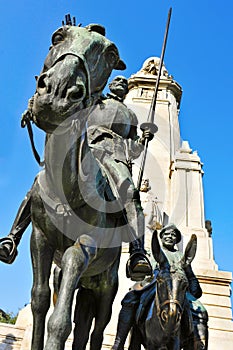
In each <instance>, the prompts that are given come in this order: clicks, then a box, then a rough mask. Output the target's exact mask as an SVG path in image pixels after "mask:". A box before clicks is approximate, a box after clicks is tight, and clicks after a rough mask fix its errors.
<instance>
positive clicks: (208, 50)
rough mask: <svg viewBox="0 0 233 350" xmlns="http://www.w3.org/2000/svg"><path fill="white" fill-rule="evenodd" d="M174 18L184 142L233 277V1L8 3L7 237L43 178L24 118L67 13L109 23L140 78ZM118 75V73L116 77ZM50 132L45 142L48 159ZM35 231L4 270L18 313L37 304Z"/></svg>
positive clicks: (0, 171) (168, 58)
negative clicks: (200, 173) (33, 298)
mask: <svg viewBox="0 0 233 350" xmlns="http://www.w3.org/2000/svg"><path fill="white" fill-rule="evenodd" d="M170 6H172V8H173V13H172V19H171V25H170V32H169V38H168V44H167V51H166V55H165V64H166V67H167V69H168V71H169V73H170V74H172V75H173V76H174V79H175V80H176V81H177V82H178V83H179V84H180V85H181V86H182V88H183V97H182V103H181V113H180V125H181V135H182V138H183V139H185V140H188V141H189V143H190V146H191V148H192V149H193V150H197V151H198V154H199V156H200V157H201V160H202V162H203V163H204V166H203V169H204V172H205V175H204V180H203V181H204V195H205V212H206V219H210V220H211V221H212V226H213V241H214V255H215V260H216V263H217V264H218V265H219V269H220V270H225V271H232V270H233V266H232V254H233V240H232V232H231V231H232V227H231V226H232V224H233V223H232V209H233V205H232V198H233V186H232V173H233V163H232V129H233V112H232V110H233V109H232V91H233V85H232V81H233V70H232V67H231V65H232V62H233V48H232V38H233V26H232V13H233V3H232V1H231V0H225V1H224V2H219V1H211V0H205V1H203V0H196V1H187V0H174V1H171V0H170V1H169V0H155V1H151V2H146V3H143V2H142V1H139V0H134V1H125V0H124V1H123V0H118V1H117V2H116V1H109V0H108V1H107V0H104V1H99V2H97V1H94V0H79V1H74V0H49V1H48V0H40V1H34V0H21V1H16V0H8V1H1V2H0V21H1V22H0V23H1V44H0V60H1V80H0V91H1V105H0V108H1V112H0V117H1V128H0V195H1V202H0V236H1V237H2V236H4V235H5V234H7V233H8V231H9V229H10V227H11V224H12V222H13V219H14V216H15V214H16V211H17V209H18V207H19V205H20V203H21V201H22V199H23V198H24V196H25V194H26V192H27V190H28V189H29V188H30V187H31V184H32V182H33V179H34V177H35V175H36V173H37V172H38V170H39V169H38V166H37V164H36V162H35V160H34V158H33V155H32V152H31V149H30V145H29V140H28V137H27V133H26V130H24V129H21V128H20V118H21V114H22V112H23V111H24V110H25V109H26V107H27V101H28V99H29V98H30V97H31V96H32V95H33V93H34V90H35V79H34V76H35V75H38V74H39V72H40V70H41V68H42V65H43V61H44V58H45V56H46V54H47V51H48V47H49V45H50V38H51V34H52V33H53V31H55V30H56V29H57V28H58V27H59V26H60V24H61V21H62V19H63V18H64V15H65V14H67V13H71V15H72V16H76V20H77V23H82V24H83V25H87V24H89V23H100V24H102V25H104V26H105V27H106V31H107V36H108V38H109V39H111V40H112V41H114V42H115V43H116V45H117V46H118V48H119V51H120V54H121V57H122V58H123V59H124V61H125V62H126V64H127V69H126V70H125V71H124V75H125V76H126V77H127V78H128V77H130V75H131V74H133V73H135V72H137V71H138V70H139V69H140V68H141V65H142V63H143V62H144V61H145V59H146V58H148V57H150V56H154V55H155V56H159V55H160V52H161V46H162V40H163V34H164V28H165V23H166V18H167V13H168V10H169V7H170ZM114 75H117V72H116V71H115V72H114V74H113V76H114ZM43 140H44V138H43V134H42V133H41V132H39V131H36V143H37V146H38V148H39V150H40V152H41V153H42V152H43ZM29 239H30V230H27V232H26V233H25V235H24V237H23V240H22V242H21V245H20V248H19V255H18V257H17V260H16V261H15V262H14V264H13V265H4V264H0V280H1V289H0V308H2V309H4V310H5V311H13V312H17V311H18V309H20V308H22V307H23V306H24V304H26V303H28V302H29V301H30V288H31V282H32V277H31V263H30V253H29Z"/></svg>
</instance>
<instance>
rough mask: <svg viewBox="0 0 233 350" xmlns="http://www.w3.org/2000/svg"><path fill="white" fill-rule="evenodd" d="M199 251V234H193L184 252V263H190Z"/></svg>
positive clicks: (185, 264)
mask: <svg viewBox="0 0 233 350" xmlns="http://www.w3.org/2000/svg"><path fill="white" fill-rule="evenodd" d="M196 251H197V236H196V235H192V236H191V238H190V240H189V242H188V244H187V246H186V248H185V252H184V256H183V258H182V264H183V265H184V266H187V265H190V264H191V262H192V261H193V259H194V258H195V255H196Z"/></svg>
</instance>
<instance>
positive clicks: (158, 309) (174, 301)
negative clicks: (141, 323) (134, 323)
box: [155, 285, 185, 330]
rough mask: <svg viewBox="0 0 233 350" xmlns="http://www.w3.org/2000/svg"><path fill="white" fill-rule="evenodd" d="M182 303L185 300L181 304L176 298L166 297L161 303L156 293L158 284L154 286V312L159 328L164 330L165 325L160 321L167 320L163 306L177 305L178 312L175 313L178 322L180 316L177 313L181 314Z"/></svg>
mask: <svg viewBox="0 0 233 350" xmlns="http://www.w3.org/2000/svg"><path fill="white" fill-rule="evenodd" d="M184 303H185V300H184V302H183V305H182V304H181V303H180V302H179V300H177V299H166V300H165V301H163V302H162V303H160V301H159V293H158V285H157V287H156V292H155V307H156V314H157V317H158V320H159V323H160V326H161V328H162V329H163V330H164V329H165V326H164V324H163V322H162V321H164V322H166V320H167V314H166V312H165V310H164V307H165V306H166V305H176V306H178V309H179V311H180V313H179V314H178V315H177V320H176V323H178V322H179V321H180V318H181V317H178V316H179V315H182V313H183V310H184Z"/></svg>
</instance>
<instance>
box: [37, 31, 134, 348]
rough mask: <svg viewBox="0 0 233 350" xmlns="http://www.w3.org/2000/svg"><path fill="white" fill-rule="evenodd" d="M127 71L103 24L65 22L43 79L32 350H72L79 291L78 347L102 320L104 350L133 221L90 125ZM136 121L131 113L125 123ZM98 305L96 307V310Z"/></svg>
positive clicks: (98, 330) (94, 339)
mask: <svg viewBox="0 0 233 350" xmlns="http://www.w3.org/2000/svg"><path fill="white" fill-rule="evenodd" d="M124 67H125V66H124V63H123V62H122V61H121V60H120V58H119V53H118V50H117V48H116V46H115V45H114V44H113V43H112V42H110V41H109V40H108V39H106V38H105V36H104V30H103V27H101V26H99V25H89V26H87V27H84V28H82V27H76V26H71V25H64V26H63V27H62V28H60V29H58V30H57V31H56V32H55V33H54V34H53V36H52V47H51V48H50V51H49V53H48V56H47V58H46V60H45V62H44V67H43V70H42V72H41V74H40V76H39V77H38V80H37V88H36V93H35V95H34V97H33V102H32V103H31V105H32V106H31V107H32V110H31V112H32V118H33V121H34V122H35V124H36V125H37V126H38V127H39V128H41V129H43V130H44V131H45V132H46V134H47V137H46V146H45V168H44V170H43V171H41V172H40V173H39V175H38V177H37V179H36V181H35V183H34V185H33V188H32V198H31V217H32V227H33V231H32V236H31V256H32V265H33V288H32V302H31V306H32V312H33V337H32V347H31V349H32V350H43V349H44V350H51V349H52V350H62V349H64V345H65V341H66V339H67V337H68V335H69V334H70V331H71V308H72V302H73V296H74V291H75V289H76V288H77V287H79V288H80V291H79V294H78V299H79V301H80V302H79V304H78V308H77V309H76V322H77V324H81V325H82V324H83V323H82V321H83V318H84V316H83V313H84V312H86V314H85V315H86V317H85V324H84V325H83V327H77V329H76V331H75V339H74V345H73V348H74V349H75V348H76V346H78V349H80V350H81V349H85V348H86V343H87V341H88V337H89V332H90V327H91V323H92V319H93V318H95V327H94V331H93V332H92V335H91V349H92V350H94V349H95V350H98V349H101V344H102V340H103V331H104V329H105V327H106V325H107V323H108V322H109V320H110V317H111V309H112V303H113V300H114V298H115V295H116V292H117V287H118V276H117V270H118V266H119V260H120V250H121V247H120V245H121V233H122V228H123V230H124V225H125V224H126V221H124V216H123V214H122V207H121V206H120V203H119V201H114V198H115V197H114V195H113V192H112V189H111V188H110V186H109V184H108V182H107V181H106V177H105V176H103V170H102V169H101V166H100V164H98V163H97V161H96V159H95V158H94V156H93V155H92V153H91V151H90V149H89V146H88V142H87V130H86V122H87V118H88V115H89V114H90V113H91V112H92V111H93V110H95V109H98V108H99V109H100V112H101V108H100V106H99V104H98V99H99V97H100V95H101V92H102V90H103V88H104V86H105V84H106V82H107V79H108V78H109V75H110V74H111V72H112V70H113V69H123V68H124ZM129 122H130V121H129V120H127V116H126V119H125V123H126V124H127V123H129ZM116 207H117V208H118V210H116ZM53 260H54V261H55V262H56V263H57V265H58V266H59V267H60V268H61V273H60V274H59V276H58V278H57V279H56V280H57V281H58V284H59V294H58V298H57V301H56V304H55V308H54V311H53V313H52V315H51V317H50V318H49V321H48V336H47V341H46V344H45V346H44V331H45V317H46V314H47V311H48V309H49V306H50V288H49V277H50V271H51V266H52V262H53ZM83 291H88V293H86V294H85V295H86V296H85V300H86V301H87V300H89V303H88V302H86V303H82V295H83ZM88 295H89V297H88ZM93 300H95V302H96V303H95V305H94V307H93V308H91V305H93ZM87 304H88V305H87ZM87 307H88V309H87ZM77 344H78V345H77Z"/></svg>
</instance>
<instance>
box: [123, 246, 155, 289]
mask: <svg viewBox="0 0 233 350" xmlns="http://www.w3.org/2000/svg"><path fill="white" fill-rule="evenodd" d="M135 258H136V259H137V258H138V261H136V263H133V259H135ZM140 258H141V259H140ZM140 260H141V262H140ZM151 275H153V270H152V266H151V263H150V260H149V259H148V258H147V256H146V255H145V254H144V253H142V252H141V251H138V252H135V253H133V254H132V255H131V256H130V257H129V259H128V261H127V264H126V277H128V278H130V279H131V280H132V281H136V282H138V281H142V280H143V279H144V278H145V277H146V276H151Z"/></svg>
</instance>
